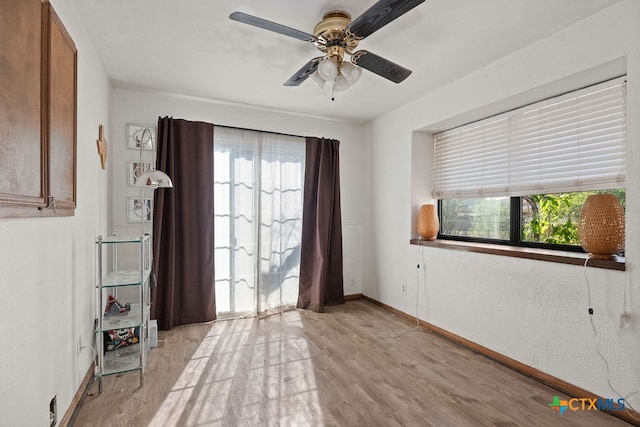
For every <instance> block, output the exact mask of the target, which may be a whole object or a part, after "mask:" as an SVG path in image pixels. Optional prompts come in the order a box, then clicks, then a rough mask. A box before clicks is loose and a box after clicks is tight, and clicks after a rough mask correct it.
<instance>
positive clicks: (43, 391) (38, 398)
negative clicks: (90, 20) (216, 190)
mask: <svg viewBox="0 0 640 427" xmlns="http://www.w3.org/2000/svg"><path fill="white" fill-rule="evenodd" d="M52 4H53V6H54V8H55V10H56V12H57V13H58V15H59V16H60V18H61V20H62V22H63V23H64V25H65V27H66V28H67V30H68V31H69V33H70V35H71V37H72V38H73V40H74V41H75V44H76V47H77V48H78V133H77V135H78V147H77V149H78V175H77V179H78V187H77V201H78V206H77V209H76V212H75V216H73V217H65V218H31V219H2V220H0V295H1V296H2V298H1V300H2V309H0V325H1V326H2V337H3V349H2V351H1V352H0V414H2V418H1V421H0V424H2V425H7V426H9V425H14V426H17V425H20V426H44V425H49V424H48V423H49V401H50V400H51V398H52V397H53V396H57V407H58V414H59V415H58V420H60V419H61V418H62V417H63V415H64V413H65V411H66V410H67V408H68V406H69V404H70V402H71V399H72V398H73V396H74V395H75V393H76V391H77V390H78V388H79V386H80V383H81V381H82V379H83V378H84V376H85V374H86V373H87V370H88V369H89V366H90V365H91V362H92V360H93V357H92V352H91V350H89V349H85V350H82V352H81V354H80V356H79V357H78V356H77V355H76V343H77V340H78V338H79V337H81V339H82V343H83V345H87V346H89V345H92V343H93V318H94V317H95V308H94V285H95V282H94V280H95V265H96V262H95V243H94V242H95V238H96V236H97V235H98V234H100V233H101V232H103V230H105V229H106V224H107V215H108V210H107V203H106V202H107V200H106V196H107V186H108V184H107V182H108V176H107V172H106V171H103V170H102V169H101V168H100V158H99V157H98V154H97V149H96V139H97V138H98V125H99V124H101V123H102V124H104V125H105V129H107V133H106V137H107V139H109V133H108V129H109V128H110V120H109V119H110V118H109V99H110V85H109V80H108V79H107V76H106V74H105V71H104V68H103V66H102V63H101V62H100V60H99V59H98V57H97V56H96V54H95V51H94V48H93V45H92V44H91V42H90V41H89V39H88V36H87V35H86V32H85V28H84V26H83V24H82V22H81V21H80V19H79V16H78V15H77V13H76V10H75V7H74V5H73V3H72V2H71V1H70V0H53V1H52ZM25 173H28V171H25Z"/></svg>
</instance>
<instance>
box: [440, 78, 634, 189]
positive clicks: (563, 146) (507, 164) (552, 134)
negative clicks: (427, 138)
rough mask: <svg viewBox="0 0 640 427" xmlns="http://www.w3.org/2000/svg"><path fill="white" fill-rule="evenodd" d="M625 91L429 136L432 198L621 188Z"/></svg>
mask: <svg viewBox="0 0 640 427" xmlns="http://www.w3.org/2000/svg"><path fill="white" fill-rule="evenodd" d="M625 89H626V83H625V80H624V79H616V80H612V81H608V82H605V83H601V84H598V85H595V86H591V87H588V88H585V89H582V90H579V91H577V92H572V93H569V94H566V95H563V96H560V97H557V98H552V99H549V100H546V101H543V102H539V103H536V104H532V105H529V106H527V107H523V108H519V109H517V110H514V111H511V112H509V113H505V114H503V115H500V116H497V117H493V118H490V119H486V120H483V121H480V122H476V123H473V124H470V125H467V126H463V127H460V128H456V129H452V130H448V131H445V132H442V133H440V134H438V135H436V136H435V150H434V152H435V156H434V162H435V163H434V177H433V178H434V191H433V194H434V197H435V198H438V199H442V198H468V197H490V196H522V195H526V194H539V193H557V192H565V191H581V190H594V189H605V188H613V187H622V186H624V179H625Z"/></svg>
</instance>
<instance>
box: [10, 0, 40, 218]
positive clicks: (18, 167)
mask: <svg viewBox="0 0 640 427" xmlns="http://www.w3.org/2000/svg"><path fill="white" fill-rule="evenodd" d="M45 12H46V5H44V4H43V3H41V2H40V0H3V1H2V13H0V206H9V207H11V206H31V207H42V206H45V194H46V193H45V191H46V190H45V188H44V185H45V169H44V168H45V157H46V152H45V145H44V144H45V138H44V135H43V127H42V123H43V114H44V108H45V107H44V105H43V99H44V87H43V84H42V75H43V71H44V67H43V65H44V64H43V49H42V45H43V36H44V32H43V29H42V17H43V14H44V13H45ZM34 210H35V209H34Z"/></svg>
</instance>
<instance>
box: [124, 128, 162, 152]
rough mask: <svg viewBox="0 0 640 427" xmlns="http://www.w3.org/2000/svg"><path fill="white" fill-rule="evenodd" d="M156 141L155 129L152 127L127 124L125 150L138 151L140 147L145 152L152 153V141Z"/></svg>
mask: <svg viewBox="0 0 640 427" xmlns="http://www.w3.org/2000/svg"><path fill="white" fill-rule="evenodd" d="M155 139H156V127H155V126H153V125H136V124H132V123H129V124H127V148H129V149H132V150H139V149H140V145H142V149H143V150H145V151H152V150H153V148H154V145H153V141H155Z"/></svg>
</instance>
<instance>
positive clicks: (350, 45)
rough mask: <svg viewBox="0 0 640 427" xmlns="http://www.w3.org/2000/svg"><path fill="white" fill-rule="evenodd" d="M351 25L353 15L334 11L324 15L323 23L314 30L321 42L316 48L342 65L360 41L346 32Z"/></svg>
mask: <svg viewBox="0 0 640 427" xmlns="http://www.w3.org/2000/svg"><path fill="white" fill-rule="evenodd" d="M349 24H351V15H349V14H348V13H347V12H345V11H342V10H332V11H329V12H327V13H325V14H324V16H323V17H322V21H320V22H319V23H318V25H316V26H315V28H314V29H313V34H314V35H315V36H316V38H317V39H318V40H319V43H316V47H317V48H318V49H320V50H321V51H322V52H324V53H325V54H326V55H327V57H329V58H332V59H334V60H335V61H336V62H337V63H338V65H340V64H341V63H342V58H343V57H344V54H345V52H346V53H348V54H351V52H353V49H355V48H356V47H357V46H358V40H357V39H356V38H355V37H353V36H350V35H349V34H348V32H347V31H346V30H345V29H346V28H347V27H348V26H349Z"/></svg>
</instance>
